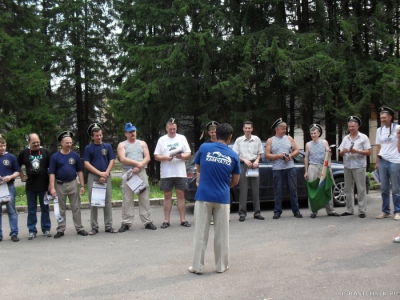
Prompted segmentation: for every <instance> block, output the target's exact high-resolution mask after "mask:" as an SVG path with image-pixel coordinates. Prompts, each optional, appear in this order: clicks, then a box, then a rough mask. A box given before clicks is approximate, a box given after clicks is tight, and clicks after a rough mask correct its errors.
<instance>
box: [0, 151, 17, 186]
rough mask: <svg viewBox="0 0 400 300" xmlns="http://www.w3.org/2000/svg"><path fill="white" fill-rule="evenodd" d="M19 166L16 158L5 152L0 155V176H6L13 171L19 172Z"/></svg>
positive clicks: (11, 182)
mask: <svg viewBox="0 0 400 300" xmlns="http://www.w3.org/2000/svg"><path fill="white" fill-rule="evenodd" d="M19 170H20V167H19V165H18V162H17V158H16V157H15V156H14V155H13V154H11V153H8V152H6V153H5V154H4V155H1V156H0V176H1V177H6V176H10V175H12V174H14V173H15V172H19ZM14 181H15V179H12V180H10V181H9V182H7V184H8V185H10V184H13V183H14Z"/></svg>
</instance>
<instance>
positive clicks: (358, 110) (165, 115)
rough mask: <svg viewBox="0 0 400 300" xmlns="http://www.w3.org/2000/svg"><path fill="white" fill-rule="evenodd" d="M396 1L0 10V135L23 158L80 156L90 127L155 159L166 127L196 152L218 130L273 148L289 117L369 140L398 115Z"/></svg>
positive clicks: (90, 4)
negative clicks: (221, 126)
mask: <svg viewBox="0 0 400 300" xmlns="http://www.w3.org/2000/svg"><path fill="white" fill-rule="evenodd" d="M399 2H400V1H399V0H384V1H381V0H373V1H368V0H353V1H352V0H345V1H332V0H331V1H323V0H317V1H307V0H269V1H266V0H264V1H262V0H258V1H257V0H247V1H246V0H242V1H241V0H234V1H231V0H219V1H218V0H209V1H201V0H174V1H172V0H137V1H130V0H115V1H111V0H73V1H72V0H42V1H17V0H0V91H1V94H0V129H1V130H0V131H1V133H3V134H6V136H7V146H8V151H9V152H11V153H14V154H18V152H19V151H20V150H21V149H23V148H24V147H26V146H27V141H26V138H27V135H28V133H29V132H36V133H38V134H39V136H40V138H41V143H42V145H43V146H44V147H46V148H49V149H51V150H52V151H56V150H57V141H56V138H55V137H56V136H57V134H58V133H59V132H60V131H62V130H66V129H68V130H72V131H74V132H75V137H74V141H75V146H76V151H78V152H80V155H81V156H83V151H84V147H85V146H86V145H87V144H88V143H89V142H90V137H89V136H88V135H87V133H86V129H87V127H88V125H89V124H91V123H92V122H99V123H101V124H103V126H104V132H105V138H104V140H105V141H106V142H109V143H111V144H112V145H113V147H114V148H116V146H117V144H118V142H120V141H122V140H124V139H125V137H124V131H123V128H124V124H125V123H126V122H132V123H133V124H134V125H136V127H137V128H138V138H140V139H142V140H145V141H146V142H147V143H148V145H149V149H150V153H151V154H152V153H153V150H154V148H155V145H156V143H157V140H158V138H159V137H160V136H161V135H163V134H164V133H165V131H164V128H165V123H166V121H167V120H168V119H169V118H170V117H175V118H176V119H177V121H178V126H179V130H183V132H184V133H185V135H186V136H187V137H188V139H189V141H190V142H191V143H194V148H195V149H197V148H198V147H199V146H200V144H201V143H202V142H203V141H204V138H203V140H200V139H199V138H200V136H201V134H202V132H203V131H204V130H205V128H204V127H205V124H206V123H207V122H209V120H217V121H219V122H228V123H230V124H232V126H233V127H234V129H235V135H236V136H239V135H242V134H243V133H242V129H241V128H242V124H243V121H245V120H251V121H253V123H254V128H255V130H254V133H255V134H257V135H258V136H259V137H260V138H262V139H263V140H266V139H267V138H268V137H270V136H271V135H272V132H271V129H270V126H271V124H272V122H273V121H274V120H276V119H277V118H279V117H282V118H283V119H284V120H285V121H287V122H288V124H289V132H290V133H294V129H295V127H300V128H302V129H303V131H304V132H308V128H309V126H310V125H311V124H312V123H320V124H324V125H325V128H326V139H327V140H328V142H329V143H330V144H335V143H336V139H337V135H339V140H341V137H342V135H343V134H344V130H343V129H344V128H345V127H346V118H347V116H349V115H358V116H360V117H361V118H362V121H363V125H362V127H361V131H362V132H365V133H368V130H369V120H370V119H371V117H372V116H373V115H374V114H375V118H376V111H377V109H378V108H379V107H380V106H382V105H388V106H390V107H392V108H393V109H395V110H396V111H399V110H400V101H399V96H400V85H399V83H400V60H399V51H400V49H399V30H400V7H399ZM378 126H380V124H379V119H378ZM304 138H305V139H308V137H307V135H305V137H304ZM81 145H83V146H81ZM80 146H81V147H80ZM152 158H153V159H152V163H151V164H150V168H149V175H150V176H151V177H153V178H158V176H159V164H158V163H156V162H155V161H154V157H152Z"/></svg>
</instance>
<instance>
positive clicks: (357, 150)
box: [339, 116, 371, 218]
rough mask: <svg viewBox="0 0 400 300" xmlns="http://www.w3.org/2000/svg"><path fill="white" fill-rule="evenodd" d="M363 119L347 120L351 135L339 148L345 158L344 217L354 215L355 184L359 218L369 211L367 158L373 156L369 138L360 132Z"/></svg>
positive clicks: (351, 118)
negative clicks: (366, 179) (366, 177)
mask: <svg viewBox="0 0 400 300" xmlns="http://www.w3.org/2000/svg"><path fill="white" fill-rule="evenodd" d="M360 125H361V119H360V118H359V117H356V116H350V117H348V118H347V128H348V130H349V134H348V135H346V136H345V137H344V138H343V141H342V143H341V144H340V146H339V150H340V152H339V155H340V156H343V165H344V192H345V194H346V211H345V212H344V213H342V216H350V215H353V214H354V184H356V187H357V198H358V216H359V217H360V218H365V213H366V211H367V187H366V183H365V176H366V172H367V171H366V169H367V156H370V155H371V144H370V142H369V138H368V137H367V136H366V135H365V134H363V133H361V132H359V131H358V129H359V127H360Z"/></svg>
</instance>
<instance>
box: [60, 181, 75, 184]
mask: <svg viewBox="0 0 400 300" xmlns="http://www.w3.org/2000/svg"><path fill="white" fill-rule="evenodd" d="M72 181H73V180H71V181H61V180H56V182H57V183H58V184H64V183H70V182H72Z"/></svg>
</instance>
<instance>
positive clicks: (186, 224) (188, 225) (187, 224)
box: [181, 221, 192, 227]
mask: <svg viewBox="0 0 400 300" xmlns="http://www.w3.org/2000/svg"><path fill="white" fill-rule="evenodd" d="M181 226H183V227H190V226H192V225H191V224H190V223H189V222H188V221H185V222H182V223H181Z"/></svg>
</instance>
